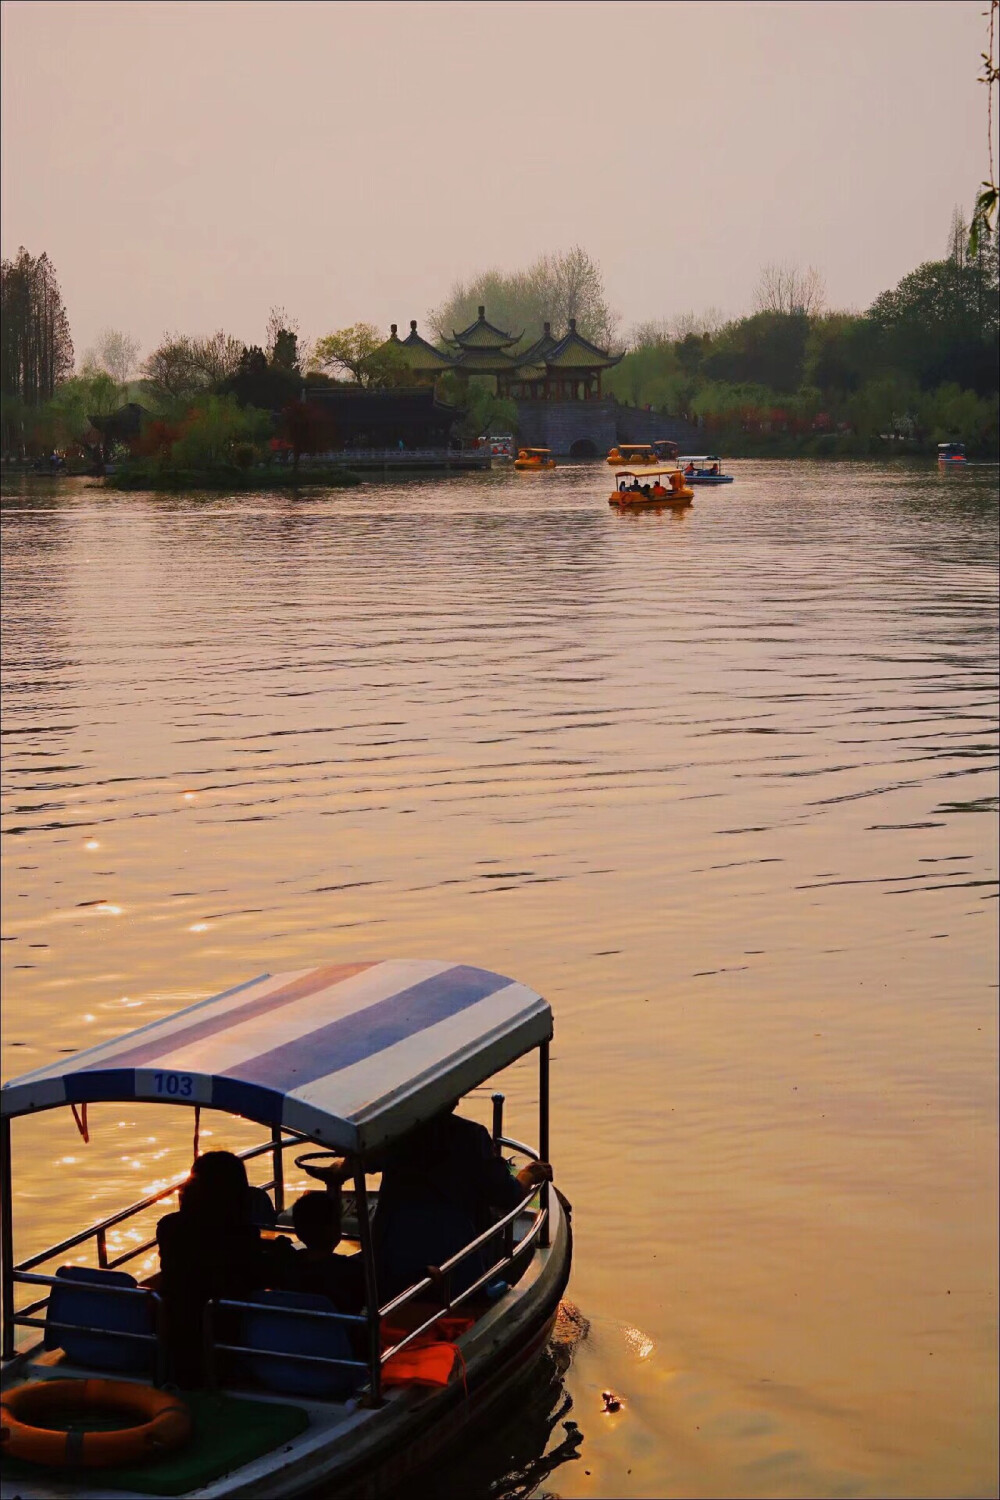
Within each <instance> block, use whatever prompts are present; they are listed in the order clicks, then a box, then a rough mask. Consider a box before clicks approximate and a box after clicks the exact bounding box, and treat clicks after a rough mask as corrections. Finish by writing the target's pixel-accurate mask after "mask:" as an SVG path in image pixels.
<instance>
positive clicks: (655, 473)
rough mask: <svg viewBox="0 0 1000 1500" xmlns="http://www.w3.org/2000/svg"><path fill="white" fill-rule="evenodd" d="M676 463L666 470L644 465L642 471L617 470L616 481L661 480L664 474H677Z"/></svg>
mask: <svg viewBox="0 0 1000 1500" xmlns="http://www.w3.org/2000/svg"><path fill="white" fill-rule="evenodd" d="M676 473H677V465H676V463H672V464H669V465H668V466H667V467H666V468H659V467H657V468H651V467H650V466H649V465H648V464H643V466H642V468H641V469H616V470H615V478H616V479H659V478H660V477H661V476H662V475H664V474H676Z"/></svg>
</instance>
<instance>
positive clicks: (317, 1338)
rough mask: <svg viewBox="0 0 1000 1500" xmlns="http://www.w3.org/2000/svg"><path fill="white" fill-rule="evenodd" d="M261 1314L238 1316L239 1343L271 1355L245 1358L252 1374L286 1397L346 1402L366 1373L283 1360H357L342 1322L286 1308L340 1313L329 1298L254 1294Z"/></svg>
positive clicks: (297, 1293)
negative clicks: (309, 1356)
mask: <svg viewBox="0 0 1000 1500" xmlns="http://www.w3.org/2000/svg"><path fill="white" fill-rule="evenodd" d="M251 1300H252V1301H253V1302H255V1303H257V1304H258V1309H255V1310H254V1311H253V1312H243V1313H241V1314H240V1333H239V1338H238V1339H237V1340H236V1342H237V1343H240V1344H243V1345H245V1346H247V1347H252V1348H254V1349H261V1350H267V1351H268V1352H267V1354H257V1355H253V1354H248V1355H243V1356H241V1358H242V1360H243V1361H244V1362H245V1365H246V1368H247V1369H248V1370H249V1372H250V1374H251V1375H252V1376H253V1377H254V1379H255V1380H257V1381H258V1382H259V1383H260V1384H261V1385H262V1386H266V1388H267V1389H268V1390H269V1391H276V1392H280V1393H281V1394H283V1395H288V1396H311V1397H314V1398H316V1399H319V1400H321V1401H324V1400H325V1401H344V1400H346V1399H347V1397H348V1396H350V1395H352V1394H353V1393H354V1391H355V1390H356V1389H357V1386H358V1384H359V1377H362V1372H361V1371H359V1370H352V1369H349V1368H346V1367H344V1366H338V1365H329V1366H324V1365H313V1364H305V1363H300V1362H299V1361H298V1360H292V1359H281V1358H280V1357H276V1356H280V1355H282V1354H312V1355H326V1356H327V1357H328V1358H330V1359H356V1358H357V1356H356V1355H355V1353H354V1351H353V1349H352V1348H351V1343H350V1340H349V1338H348V1336H347V1329H346V1327H345V1325H344V1324H343V1323H321V1322H319V1321H318V1320H317V1319H315V1318H297V1317H295V1316H294V1314H291V1313H289V1312H288V1311H286V1309H290V1308H303V1309H305V1310H306V1311H309V1312H327V1313H332V1312H337V1311H338V1309H337V1308H336V1307H334V1305H333V1303H332V1302H331V1301H330V1299H329V1297H323V1296H320V1294H319V1293H318V1292H255V1293H254V1296H253V1298H252V1299H251Z"/></svg>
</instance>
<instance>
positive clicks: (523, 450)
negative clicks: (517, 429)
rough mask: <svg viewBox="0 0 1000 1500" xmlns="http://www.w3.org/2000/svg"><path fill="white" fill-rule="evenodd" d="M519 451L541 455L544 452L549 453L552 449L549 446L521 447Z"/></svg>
mask: <svg viewBox="0 0 1000 1500" xmlns="http://www.w3.org/2000/svg"><path fill="white" fill-rule="evenodd" d="M521 452H522V453H537V454H539V455H541V454H543V453H546V454H547V453H551V452H552V449H551V448H522V449H521Z"/></svg>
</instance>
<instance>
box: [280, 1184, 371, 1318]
mask: <svg viewBox="0 0 1000 1500" xmlns="http://www.w3.org/2000/svg"><path fill="white" fill-rule="evenodd" d="M341 1213H342V1208H341V1196H340V1188H339V1187H337V1186H332V1187H331V1188H330V1190H329V1191H328V1192H325V1193H315V1192H313V1193H303V1194H302V1196H301V1198H297V1199H296V1200H295V1202H294V1203H293V1204H292V1223H293V1224H294V1226H295V1233H296V1235H297V1236H298V1238H299V1239H300V1240H301V1242H302V1244H303V1245H304V1246H305V1249H304V1250H299V1251H297V1252H296V1253H295V1254H294V1255H293V1256H291V1257H289V1259H288V1262H287V1264H286V1265H285V1266H284V1267H283V1268H282V1285H283V1286H284V1287H285V1288H287V1289H288V1290H289V1291H294V1292H318V1293H319V1294H320V1295H321V1296H323V1297H329V1299H330V1301H331V1302H332V1303H333V1305H334V1306H335V1307H336V1309H337V1311H338V1312H343V1313H358V1312H360V1311H361V1308H362V1306H363V1305H364V1300H365V1271H364V1262H363V1259H362V1256H361V1252H360V1251H358V1252H357V1254H355V1255H337V1254H335V1251H336V1249H337V1246H338V1245H339V1244H340V1240H341Z"/></svg>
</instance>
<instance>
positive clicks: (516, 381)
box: [382, 307, 623, 401]
mask: <svg viewBox="0 0 1000 1500" xmlns="http://www.w3.org/2000/svg"><path fill="white" fill-rule="evenodd" d="M523 337H524V334H523V332H522V333H518V334H511V333H506V332H505V331H504V330H503V329H502V328H497V327H495V326H494V324H492V323H490V322H488V321H487V318H486V308H485V307H480V308H479V316H478V317H477V318H476V321H475V322H474V323H470V324H469V326H468V328H465V329H463V330H462V332H461V333H458V332H453V334H452V337H451V338H450V339H444V340H443V341H442V342H443V343H444V345H445V347H444V349H438V348H435V346H434V345H433V344H429V343H428V342H427V340H426V339H424V338H421V337H420V335H419V334H418V332H417V324H416V319H413V320H412V321H411V322H410V332H409V336H408V337H407V338H405V339H400V338H399V336H398V334H397V325H396V324H395V323H393V325H392V332H391V334H390V336H389V339H388V340H387V342H386V343H385V344H384V345H383V346H382V347H383V348H384V349H395V350H398V351H399V352H400V354H401V355H402V357H403V359H404V361H405V363H406V364H407V365H408V367H409V369H410V371H411V372H412V374H413V377H414V383H415V384H428V383H433V382H434V381H435V380H436V379H437V377H438V376H439V375H441V374H443V373H444V371H445V370H454V371H455V372H456V374H458V375H465V376H469V375H491V376H493V377H494V378H495V380H496V383H497V394H498V395H500V396H511V397H513V398H514V400H518V401H589V400H600V399H601V397H602V394H603V393H602V390H601V375H602V372H603V371H604V370H608V369H611V368H612V366H614V365H616V364H618V362H619V360H621V359H622V357H623V356H622V355H621V354H610V353H609V352H608V350H607V349H600V348H598V346H597V345H596V344H592V343H591V342H590V341H589V339H585V338H584V337H583V335H582V334H581V333H578V332H577V327H576V319H575V318H570V320H569V330H568V332H567V333H566V335H565V337H564V338H562V339H557V338H555V337H554V336H553V333H552V328H551V325H550V324H549V323H546V324H545V327H544V331H543V333H542V336H541V338H539V339H536V340H535V342H534V343H533V344H531V345H530V346H529V347H528V348H527V349H523V350H521V352H520V353H518V352H516V348H515V346H516V345H517V344H519V343H520V342H521V340H522V338H523Z"/></svg>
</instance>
